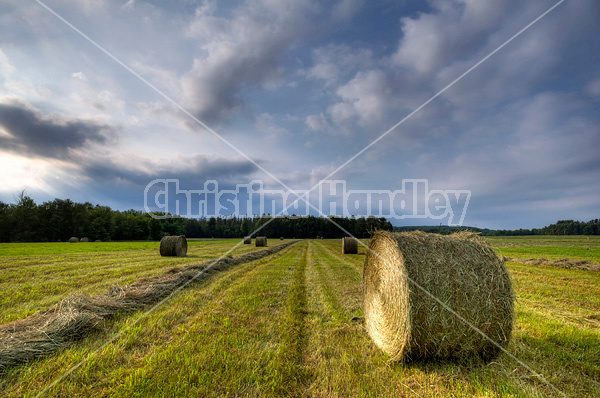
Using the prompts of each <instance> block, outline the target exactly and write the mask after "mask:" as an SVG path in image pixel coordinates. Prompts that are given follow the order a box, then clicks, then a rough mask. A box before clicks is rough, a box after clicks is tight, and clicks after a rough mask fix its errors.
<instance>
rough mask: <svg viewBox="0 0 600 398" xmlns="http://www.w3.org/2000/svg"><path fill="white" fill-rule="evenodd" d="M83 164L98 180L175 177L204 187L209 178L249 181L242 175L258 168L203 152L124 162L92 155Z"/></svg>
mask: <svg viewBox="0 0 600 398" xmlns="http://www.w3.org/2000/svg"><path fill="white" fill-rule="evenodd" d="M80 164H82V173H83V174H84V176H85V177H87V178H90V179H91V180H93V181H94V182H96V183H99V182H101V183H111V184H117V185H128V186H134V187H144V186H145V185H146V184H148V183H149V182H151V181H152V180H154V179H158V178H165V179H167V178H169V179H172V178H176V179H179V180H180V181H181V183H182V184H186V185H190V188H194V185H199V186H197V187H196V188H201V187H202V184H203V183H204V181H206V180H217V181H224V182H225V181H227V182H246V181H243V180H239V179H246V180H247V176H248V175H249V174H251V173H253V172H254V171H256V167H255V166H254V165H253V164H252V163H250V162H248V161H245V160H227V159H224V158H215V157H210V156H205V155H201V154H197V155H194V156H189V157H180V158H176V159H175V160H170V161H166V162H162V161H160V160H159V161H148V160H144V161H138V162H136V161H132V162H131V163H129V164H121V163H119V162H116V161H113V160H111V159H102V160H98V159H90V160H88V161H85V160H84V161H81V162H80ZM237 180H239V181H237Z"/></svg>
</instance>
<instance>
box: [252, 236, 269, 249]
mask: <svg viewBox="0 0 600 398" xmlns="http://www.w3.org/2000/svg"><path fill="white" fill-rule="evenodd" d="M254 242H255V244H256V247H267V237H266V236H257V237H256V239H254Z"/></svg>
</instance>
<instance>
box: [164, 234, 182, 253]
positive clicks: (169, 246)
mask: <svg viewBox="0 0 600 398" xmlns="http://www.w3.org/2000/svg"><path fill="white" fill-rule="evenodd" d="M187 247H188V245H187V239H186V238H185V236H184V235H179V236H165V237H163V238H162V239H161V240H160V255H161V256H177V257H185V255H186V254H187Z"/></svg>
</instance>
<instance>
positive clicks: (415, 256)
mask: <svg viewBox="0 0 600 398" xmlns="http://www.w3.org/2000/svg"><path fill="white" fill-rule="evenodd" d="M369 249H370V250H369V251H368V252H367V256H366V259H365V264H364V269H363V295H364V296H363V306H364V313H365V327H366V329H367V331H368V333H369V335H370V336H371V338H372V339H373V342H374V343H375V345H377V346H378V347H379V348H381V349H382V350H383V351H384V352H385V353H387V354H388V355H390V357H391V358H392V359H393V360H412V359H418V358H433V357H435V358H457V357H464V356H468V355H473V354H478V355H479V356H481V358H483V359H484V360H485V361H490V360H492V359H493V358H495V357H496V356H497V355H498V354H499V353H500V348H499V347H498V346H496V345H494V344H493V343H491V342H490V341H489V340H488V339H486V338H485V337H483V336H482V335H481V334H480V333H478V332H477V331H476V330H475V329H473V328H472V327H471V326H469V325H468V324H466V323H465V322H464V321H462V320H461V319H460V318H459V317H457V316H456V315H455V314H453V313H452V312H450V311H449V310H448V309H447V308H446V307H444V306H443V305H441V304H440V302H439V301H437V300H435V299H434V298H433V297H436V298H437V299H439V300H440V301H441V302H442V303H445V304H446V305H447V306H448V307H450V308H451V309H452V310H454V311H455V312H456V313H458V314H459V315H460V316H462V317H463V318H465V319H466V320H467V321H468V322H469V323H470V324H471V325H473V326H475V327H477V328H478V329H479V330H481V331H482V332H483V333H485V334H486V335H487V336H488V337H489V338H491V339H492V340H493V341H495V342H496V343H498V344H499V345H500V346H502V347H506V346H507V345H508V343H509V341H510V336H511V332H512V326H513V300H514V293H513V289H512V285H511V280H510V277H509V275H508V272H507V270H506V268H505V267H504V263H503V262H502V261H501V260H500V258H498V256H497V255H496V253H495V252H494V250H493V249H492V248H491V246H490V245H489V244H488V243H487V242H486V241H485V240H484V239H483V238H482V237H480V236H479V235H476V234H473V233H469V232H459V233H456V234H452V235H450V236H442V235H438V234H427V233H424V232H420V231H415V232H405V233H396V234H393V233H389V232H384V231H380V232H377V233H375V234H374V236H373V238H372V239H371V241H370V242H369ZM419 286H420V287H419ZM423 289H424V290H426V291H427V292H429V293H430V295H429V294H427V293H425V291H424V290H423Z"/></svg>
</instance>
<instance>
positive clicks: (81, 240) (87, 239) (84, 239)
mask: <svg viewBox="0 0 600 398" xmlns="http://www.w3.org/2000/svg"><path fill="white" fill-rule="evenodd" d="M79 241H80V242H89V241H90V239H89V238H81V239H79Z"/></svg>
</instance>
